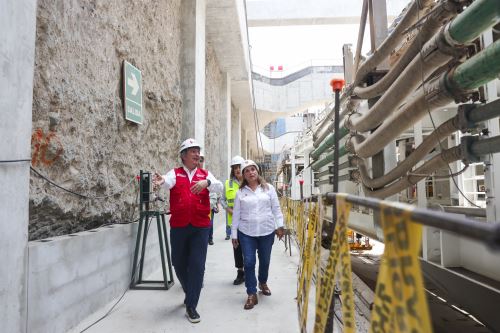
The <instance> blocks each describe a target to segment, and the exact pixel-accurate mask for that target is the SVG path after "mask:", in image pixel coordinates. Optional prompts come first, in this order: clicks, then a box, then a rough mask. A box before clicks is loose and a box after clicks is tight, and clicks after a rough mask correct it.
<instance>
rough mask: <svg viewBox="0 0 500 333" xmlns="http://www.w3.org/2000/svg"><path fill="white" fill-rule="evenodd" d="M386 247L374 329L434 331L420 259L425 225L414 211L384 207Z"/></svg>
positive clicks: (375, 331)
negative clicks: (414, 219)
mask: <svg viewBox="0 0 500 333" xmlns="http://www.w3.org/2000/svg"><path fill="white" fill-rule="evenodd" d="M381 217H382V227H383V229H384V243H385V249H384V254H383V256H382V260H381V263H380V270H379V274H378V278H377V287H376V290H375V301H374V306H373V310H372V315H371V326H370V332H371V333H382V332H391V333H393V332H394V333H399V332H411V333H431V332H432V325H431V320H430V317H429V309H428V306H427V299H426V297H425V292H424V286H423V281H422V271H421V268H420V262H419V260H418V253H419V251H420V246H421V240H422V226H421V225H419V224H416V223H413V222H412V221H411V211H406V212H403V213H397V212H395V211H394V210H393V209H392V208H391V207H388V206H383V205H382V209H381Z"/></svg>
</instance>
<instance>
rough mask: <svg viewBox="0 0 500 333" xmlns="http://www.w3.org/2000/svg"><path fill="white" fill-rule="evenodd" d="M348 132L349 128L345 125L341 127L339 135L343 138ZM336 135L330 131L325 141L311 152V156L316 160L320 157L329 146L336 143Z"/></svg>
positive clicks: (340, 138)
mask: <svg viewBox="0 0 500 333" xmlns="http://www.w3.org/2000/svg"><path fill="white" fill-rule="evenodd" d="M347 134H349V130H348V129H347V128H345V127H342V128H341V129H340V137H339V140H342V138H344V137H345V136H346V135H347ZM334 140H335V139H334V135H333V133H330V134H329V135H328V136H327V137H326V138H325V140H324V141H323V143H322V144H321V145H320V146H319V147H318V148H316V149H315V150H314V151H313V152H312V153H311V157H312V158H314V159H315V160H316V159H318V157H319V156H320V155H321V154H322V153H323V152H324V151H325V150H327V149H328V148H330V147H331V146H333V144H334Z"/></svg>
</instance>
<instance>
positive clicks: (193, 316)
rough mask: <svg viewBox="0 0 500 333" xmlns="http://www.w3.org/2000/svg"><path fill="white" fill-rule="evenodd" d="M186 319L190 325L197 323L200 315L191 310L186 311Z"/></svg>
mask: <svg viewBox="0 0 500 333" xmlns="http://www.w3.org/2000/svg"><path fill="white" fill-rule="evenodd" d="M186 317H187V319H188V320H189V321H190V322H192V323H199V322H200V320H201V318H200V315H199V314H198V312H196V310H195V309H193V308H187V309H186Z"/></svg>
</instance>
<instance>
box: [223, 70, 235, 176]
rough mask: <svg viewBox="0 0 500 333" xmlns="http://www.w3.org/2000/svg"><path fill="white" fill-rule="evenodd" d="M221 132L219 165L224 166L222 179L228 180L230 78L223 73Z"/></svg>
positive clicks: (230, 132)
mask: <svg viewBox="0 0 500 333" xmlns="http://www.w3.org/2000/svg"><path fill="white" fill-rule="evenodd" d="M221 99H222V100H221V105H222V110H221V117H220V121H221V131H223V132H224V133H225V134H224V135H223V136H222V145H221V148H222V149H221V155H220V156H221V163H222V165H223V166H224V167H223V168H222V170H224V173H223V175H221V176H222V177H223V179H228V178H229V163H230V161H231V143H232V136H231V134H232V128H231V117H232V114H231V76H229V74H228V73H225V75H223V77H222V94H221Z"/></svg>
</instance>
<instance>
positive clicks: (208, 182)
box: [207, 178, 212, 187]
mask: <svg viewBox="0 0 500 333" xmlns="http://www.w3.org/2000/svg"><path fill="white" fill-rule="evenodd" d="M207 184H208V185H207V187H209V186H210V184H212V182H211V181H210V179H208V178H207Z"/></svg>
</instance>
